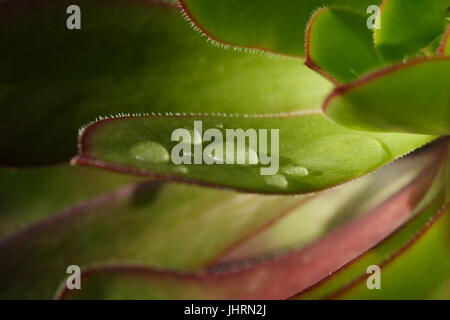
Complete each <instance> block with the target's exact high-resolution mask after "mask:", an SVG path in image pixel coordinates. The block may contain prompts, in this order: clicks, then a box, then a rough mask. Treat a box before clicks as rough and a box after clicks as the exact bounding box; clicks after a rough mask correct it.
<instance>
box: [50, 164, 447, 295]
mask: <svg viewBox="0 0 450 320" xmlns="http://www.w3.org/2000/svg"><path fill="white" fill-rule="evenodd" d="M441 159H442V157H441ZM439 163H441V161H440V160H438V159H436V160H435V163H434V165H433V166H431V167H429V169H427V170H424V171H423V173H422V174H421V175H420V176H419V177H417V178H416V179H414V182H412V183H411V184H409V185H408V186H407V187H405V188H404V189H403V190H402V191H400V192H399V193H398V194H396V195H395V196H393V197H392V198H390V199H389V200H387V201H386V202H385V203H383V204H382V205H380V206H378V207H377V208H376V209H374V210H373V211H372V212H371V213H369V214H368V215H365V216H363V217H361V219H357V220H355V221H354V222H350V223H348V224H346V225H344V226H343V227H342V228H339V229H338V230H336V231H335V232H332V233H331V234H330V235H328V236H326V237H325V238H323V239H321V240H319V241H318V242H316V243H313V244H311V245H310V246H308V247H306V248H304V249H303V250H300V251H296V252H294V253H290V254H288V255H286V256H282V257H278V258H276V259H274V260H272V261H266V262H263V263H257V264H253V265H250V266H245V265H244V266H242V265H240V264H238V265H237V266H236V265H235V267H237V268H238V269H234V268H233V266H226V267H222V268H224V269H213V270H215V273H213V274H211V273H210V272H211V271H212V270H210V272H200V273H188V274H180V273H174V272H169V271H161V270H155V269H154V268H151V267H149V266H144V265H136V264H120V263H116V264H106V265H105V264H103V265H97V266H93V267H91V268H87V269H85V272H83V273H82V277H83V279H84V281H85V282H84V283H85V286H84V288H83V290H73V291H68V290H64V288H61V289H62V291H61V292H60V295H59V296H60V297H64V298H82V299H86V298H95V299H111V298H113V299H117V298H131V299H133V298H138V297H139V298H150V299H167V298H169V299H187V298H189V299H206V298H208V299H281V298H287V297H289V296H291V295H293V294H294V293H296V292H298V291H300V290H303V289H304V288H306V287H308V286H310V285H311V284H314V283H316V282H317V281H318V280H320V279H322V278H324V277H326V276H327V275H328V274H329V273H330V272H333V270H336V269H338V268H339V267H340V266H342V265H343V264H345V263H347V262H348V261H350V260H352V259H354V258H356V257H358V256H359V255H360V254H362V253H363V252H365V251H366V250H368V249H370V248H371V247H373V246H374V245H375V244H376V243H378V242H379V241H381V240H382V239H384V238H385V237H387V236H388V235H389V234H391V233H392V232H393V231H394V230H395V229H397V227H398V226H399V225H401V224H403V223H404V222H405V221H407V220H408V219H410V217H411V215H412V214H414V212H415V208H417V205H419V206H420V205H421V204H423V203H428V201H430V200H427V199H428V198H430V197H431V195H430V194H427V190H428V187H429V185H430V183H431V181H432V180H433V179H434V177H435V176H436V173H437V169H438V167H440V165H439ZM441 177H442V176H441ZM439 190H441V191H442V185H441V188H440V189H439ZM432 198H433V197H432ZM414 231H415V230H414ZM324 257H326V259H324ZM346 261H347V262H346ZM230 268H231V269H230ZM287 279H289V280H288V281H287ZM75 291H76V292H75Z"/></svg>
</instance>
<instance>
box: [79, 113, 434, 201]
mask: <svg viewBox="0 0 450 320" xmlns="http://www.w3.org/2000/svg"><path fill="white" fill-rule="evenodd" d="M196 120H200V121H202V131H203V132H205V131H206V130H207V129H209V128H214V129H216V130H218V131H219V132H220V133H221V134H222V135H223V136H224V137H225V135H226V131H227V130H228V129H243V130H247V129H255V130H256V132H259V131H258V130H259V129H268V133H267V140H268V141H267V144H268V146H267V154H273V156H274V157H275V155H278V156H279V162H280V163H279V170H278V173H276V172H275V173H276V174H275V175H274V172H270V174H271V175H262V173H264V171H261V170H262V168H268V167H270V164H268V165H266V164H264V165H261V162H259V164H258V165H237V164H211V165H209V164H205V162H204V161H203V160H204V159H203V160H202V162H203V164H185V165H175V164H174V163H173V162H172V161H171V157H170V155H171V153H172V152H173V150H176V149H174V147H175V145H177V144H179V142H178V140H177V141H171V136H172V133H173V132H174V131H175V130H176V129H178V128H185V129H186V130H191V131H192V132H193V131H194V121H196ZM272 129H273V130H279V152H278V151H276V150H275V151H271V148H272V146H273V145H276V144H277V142H278V141H276V140H274V141H271V139H272V138H271V135H272V133H271V130H272ZM198 134H199V135H200V136H198V139H201V136H202V134H201V133H200V132H198ZM194 135H195V134H194ZM261 139H264V137H262V136H261V135H260V137H259V139H258V141H257V143H259V145H258V148H256V147H253V149H252V150H253V151H252V152H253V153H254V154H256V155H257V156H258V157H259V160H261V159H262V158H263V157H262V156H264V155H265V153H264V150H262V149H259V148H260V143H261ZM432 139H433V138H432V137H430V136H422V135H405V134H377V133H361V132H358V131H353V130H349V129H346V128H344V127H341V126H338V125H336V124H334V123H332V122H331V121H329V120H327V119H325V118H324V117H323V116H322V115H321V114H316V113H303V114H301V113H300V114H297V115H290V116H281V115H280V116H270V117H251V116H249V117H221V116H173V117H166V116H146V117H119V118H113V119H107V120H103V121H99V122H97V123H95V124H93V125H91V126H89V127H88V128H87V129H86V130H85V131H84V133H83V134H82V136H81V138H80V145H81V149H80V155H79V156H78V157H77V158H76V159H75V163H77V164H82V165H90V166H96V167H100V168H105V169H109V170H114V171H120V172H124V173H129V174H136V175H141V176H148V177H157V178H161V179H165V180H176V181H182V182H192V183H199V184H205V185H208V186H218V187H227V188H233V189H239V190H244V191H251V192H266V193H279V194H289V193H290V194H292V193H308V192H312V191H318V190H322V189H326V188H329V187H331V186H334V185H338V184H341V183H343V182H346V181H349V180H352V179H354V178H356V177H359V176H362V175H364V174H367V173H368V172H371V171H373V170H375V169H376V168H379V167H380V166H382V165H384V164H386V163H388V162H390V161H392V160H394V159H396V158H398V157H400V156H401V155H404V154H405V153H408V152H409V151H410V150H412V149H414V148H417V147H419V146H421V145H423V144H425V143H427V142H429V141H430V140H432ZM216 142H217V141H216ZM217 143H218V142H217ZM209 144H210V142H206V141H204V140H199V141H198V142H197V145H195V146H194V144H191V145H189V144H188V145H187V147H189V148H190V151H189V150H188V151H186V150H184V151H185V152H184V153H185V154H188V153H189V152H191V153H192V154H194V153H195V152H197V154H199V155H200V156H201V155H202V150H201V148H204V149H205V150H207V149H206V147H207V146H208V145H209ZM153 146H157V147H158V148H153ZM219 146H220V147H221V148H222V150H223V153H222V155H220V158H221V159H222V160H223V161H225V160H226V156H227V151H226V149H227V148H225V139H224V140H223V145H219ZM246 147H247V149H246V150H247V152H249V153H250V151H249V148H248V143H247V146H246ZM195 149H197V150H200V151H195V152H194V150H195ZM206 153H207V152H206ZM230 153H231V152H230ZM234 153H236V152H234ZM218 157H219V156H218ZM191 158H192V157H191ZM275 158H276V157H275ZM172 160H173V159H172ZM191 161H192V163H193V160H191ZM228 163H229V162H228ZM247 163H248V161H247ZM274 168H275V170H276V166H275V164H274ZM292 168H294V169H295V170H291V169H292Z"/></svg>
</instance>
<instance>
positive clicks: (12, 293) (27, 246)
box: [0, 181, 304, 299]
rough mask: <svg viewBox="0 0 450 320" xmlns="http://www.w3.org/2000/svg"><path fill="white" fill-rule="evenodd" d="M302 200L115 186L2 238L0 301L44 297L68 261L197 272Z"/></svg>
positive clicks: (182, 188)
mask: <svg viewBox="0 0 450 320" xmlns="http://www.w3.org/2000/svg"><path fill="white" fill-rule="evenodd" d="M64 187H65V185H64V182H63V181H61V183H60V188H61V190H63V189H64ZM174 199H176V201H174ZM13 200H15V199H11V201H13ZM303 201H304V198H298V197H265V196H259V195H242V194H238V193H234V192H226V191H220V190H212V189H205V188H198V187H192V186H182V185H169V184H167V185H162V184H160V183H157V182H144V183H140V184H134V185H130V186H126V187H122V188H120V189H117V190H115V191H113V192H110V193H107V194H104V195H101V196H99V197H96V198H92V199H89V200H87V201H82V202H79V203H76V204H74V205H73V206H72V207H70V208H67V209H65V210H63V211H61V212H59V213H55V214H53V215H51V216H49V217H48V218H46V219H43V220H40V221H39V222H36V223H34V224H31V225H30V226H29V227H28V228H27V229H25V230H21V231H19V232H17V233H15V234H11V235H9V236H8V237H6V238H4V239H2V240H1V241H0V260H1V261H2V263H1V265H0V282H1V283H2V290H1V291H0V296H1V297H2V298H3V299H4V298H16V299H18V298H20V299H23V298H35V299H36V298H39V299H49V298H51V297H52V296H53V295H54V293H55V291H56V288H57V286H58V284H59V281H60V280H61V279H62V278H63V277H65V276H66V268H67V266H69V265H71V264H77V265H80V266H86V265H91V264H95V263H112V262H121V263H141V264H145V265H150V266H153V267H155V268H160V269H161V268H164V269H168V268H170V269H173V270H178V271H187V270H198V269H201V268H204V267H205V266H207V265H208V264H209V263H211V261H213V260H214V259H215V258H216V256H218V255H220V254H222V252H224V251H226V250H227V249H228V248H229V247H230V246H234V245H235V244H236V243H238V242H240V241H241V239H242V238H244V237H247V236H248V235H251V234H252V233H254V232H257V231H258V230H259V229H260V228H262V227H264V226H265V225H266V224H268V223H271V222H272V221H273V220H276V219H278V218H279V217H280V216H281V215H283V214H286V213H287V212H289V211H291V210H295V209H296V208H297V207H298V206H299V205H300V204H301V203H302V202H303ZM12 275H14V276H12Z"/></svg>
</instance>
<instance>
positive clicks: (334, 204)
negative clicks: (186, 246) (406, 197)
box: [218, 152, 436, 264]
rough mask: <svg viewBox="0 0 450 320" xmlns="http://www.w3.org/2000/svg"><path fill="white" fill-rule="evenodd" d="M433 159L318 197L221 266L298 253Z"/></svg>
mask: <svg viewBox="0 0 450 320" xmlns="http://www.w3.org/2000/svg"><path fill="white" fill-rule="evenodd" d="M435 160H436V159H435V158H433V157H432V154H431V153H430V152H421V154H418V155H413V156H408V157H405V158H402V159H399V160H397V161H396V162H394V164H392V165H390V166H386V167H384V168H383V169H381V170H378V171H376V172H375V173H373V174H371V175H367V176H364V177H362V178H360V179H357V180H355V181H352V182H351V183H348V184H346V185H344V186H341V187H339V188H336V189H333V190H329V191H327V192H324V193H321V194H318V195H317V196H314V197H312V198H311V199H309V200H308V201H306V202H305V203H304V204H303V205H302V206H300V207H299V208H298V209H297V210H295V211H293V212H291V213H290V214H289V215H288V216H286V217H285V218H283V219H279V220H277V221H276V222H275V224H274V225H273V226H271V227H270V228H267V229H265V230H264V231H262V232H260V233H258V234H255V235H254V236H253V237H250V238H249V239H248V240H247V241H244V242H242V243H240V244H239V245H238V246H236V247H234V248H232V249H231V250H230V251H229V252H227V253H226V255H224V256H223V257H220V260H219V261H218V263H219V262H220V263H221V264H223V263H227V264H229V263H233V262H238V261H242V260H249V259H251V260H255V259H261V258H265V257H268V256H273V255H276V254H285V253H286V252H290V251H293V250H299V249H300V248H304V247H306V246H307V245H310V244H312V243H314V241H317V240H319V239H320V238H322V237H324V236H326V235H327V234H329V233H331V232H333V231H335V230H337V229H338V228H339V227H341V226H342V225H343V224H345V223H348V222H349V221H351V220H353V219H359V218H360V217H362V216H363V215H364V214H368V213H370V212H371V211H372V210H374V209H376V208H377V207H378V206H380V205H381V204H382V203H384V202H386V201H387V200H388V199H389V198H390V197H392V195H394V194H396V193H397V192H399V191H400V190H401V189H403V188H405V187H406V186H407V185H408V184H409V183H411V181H412V180H413V179H415V178H416V177H417V176H418V174H419V173H420V172H421V171H422V170H423V169H424V167H425V166H428V165H430V163H431V161H435Z"/></svg>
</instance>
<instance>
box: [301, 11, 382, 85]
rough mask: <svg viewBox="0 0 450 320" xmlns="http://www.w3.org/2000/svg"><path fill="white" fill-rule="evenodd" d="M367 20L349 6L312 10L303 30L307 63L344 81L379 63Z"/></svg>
mask: <svg viewBox="0 0 450 320" xmlns="http://www.w3.org/2000/svg"><path fill="white" fill-rule="evenodd" d="M366 20H367V16H366V15H364V14H362V13H358V12H354V11H352V10H348V9H341V8H323V9H320V10H318V11H317V12H315V14H314V15H313V17H312V18H311V20H310V22H309V25H308V29H307V33H306V65H308V66H309V67H310V68H312V69H314V70H317V71H319V72H320V73H323V74H325V75H327V76H329V77H331V78H332V79H333V80H334V81H337V82H343V83H345V82H350V81H352V80H355V79H356V78H358V77H360V76H361V75H362V74H364V73H366V72H368V71H370V70H372V69H375V68H376V67H378V66H380V65H381V63H380V60H379V58H378V55H377V52H376V51H375V49H374V46H373V36H372V32H371V31H370V30H369V29H368V28H365V25H366Z"/></svg>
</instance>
